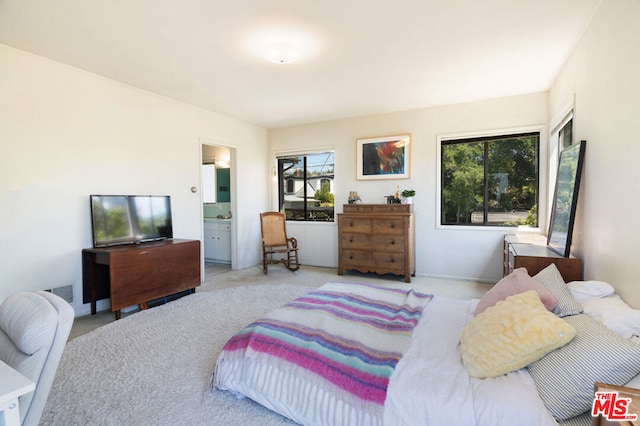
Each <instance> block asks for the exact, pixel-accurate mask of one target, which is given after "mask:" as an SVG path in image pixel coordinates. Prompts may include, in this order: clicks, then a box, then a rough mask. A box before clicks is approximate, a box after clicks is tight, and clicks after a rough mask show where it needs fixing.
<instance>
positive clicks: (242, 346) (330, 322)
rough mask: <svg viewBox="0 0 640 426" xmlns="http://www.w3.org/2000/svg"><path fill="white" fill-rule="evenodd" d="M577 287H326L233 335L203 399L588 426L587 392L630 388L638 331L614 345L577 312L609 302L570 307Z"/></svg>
mask: <svg viewBox="0 0 640 426" xmlns="http://www.w3.org/2000/svg"><path fill="white" fill-rule="evenodd" d="M552 266H553V265H552ZM524 274H525V275H526V271H525V273H524ZM583 287H584V286H583ZM575 288H576V289H577V292H576V293H572V292H571V290H570V287H569V286H567V285H565V283H564V281H562V278H561V276H560V274H559V272H558V271H557V269H555V268H554V267H551V268H547V269H546V270H544V271H542V272H540V273H539V274H538V275H536V276H535V277H533V278H531V277H529V276H528V275H526V276H523V275H522V271H519V274H518V273H516V274H512V275H511V276H508V277H506V278H505V279H503V280H502V281H501V282H499V283H498V284H497V285H496V286H494V288H493V289H492V290H491V291H490V292H489V293H487V295H485V297H483V298H482V299H481V300H459V299H452V298H447V297H441V296H434V295H431V294H424V293H420V292H418V291H415V290H413V289H411V288H409V287H407V286H402V285H398V286H397V287H396V286H394V287H382V286H377V285H372V284H365V283H353V282H332V283H327V284H325V285H324V286H322V287H320V288H318V289H316V290H315V291H313V292H310V293H308V294H307V295H305V296H303V297H301V298H299V299H296V300H293V301H291V302H290V303H288V304H286V305H285V306H283V307H281V308H279V309H277V310H275V311H273V312H272V313H270V314H268V315H266V316H265V317H263V318H262V319H260V320H258V321H256V322H255V323H252V324H250V325H249V326H247V327H246V328H244V329H243V330H241V331H239V332H238V333H237V334H236V335H235V336H234V337H232V338H231V339H230V340H229V341H228V342H227V344H226V345H225V347H224V348H223V350H222V352H221V353H220V355H219V356H218V360H217V363H216V367H215V370H214V372H213V373H212V377H211V381H210V386H209V389H208V392H216V391H229V392H232V393H233V394H234V395H236V396H237V397H238V398H245V397H246V398H250V399H252V400H254V401H256V402H258V403H259V404H261V405H263V406H265V407H267V408H269V409H271V410H273V411H275V412H278V413H280V414H281V415H283V416H285V417H288V418H290V419H292V420H294V421H296V422H298V423H300V424H304V425H412V424H416V425H430V424H433V425H439V424H459V425H473V424H477V425H511V424H520V425H526V424H529V425H555V424H557V423H561V424H567V425H572V424H590V422H591V416H590V412H589V410H590V404H591V402H592V400H593V383H594V382H595V381H600V382H606V383H612V384H618V385H624V384H627V383H628V382H629V381H632V382H633V380H639V379H637V378H635V376H636V375H637V374H638V373H639V372H640V346H638V345H637V344H636V343H635V342H634V341H633V338H632V337H633V335H637V334H640V321H638V324H635V323H633V325H628V324H627V325H626V326H627V330H626V331H627V334H631V335H628V336H621V335H620V333H619V332H617V331H612V330H611V327H608V326H606V325H605V324H604V323H603V322H602V321H601V320H597V319H594V318H595V317H596V316H597V315H587V314H585V313H583V305H585V304H588V302H589V301H592V300H595V299H603V300H604V298H605V297H610V296H612V295H611V294H606V295H605V294H604V293H603V292H602V291H600V293H601V294H598V295H595V296H594V295H593V294H589V295H586V296H585V297H586V298H587V299H588V300H587V301H585V300H582V303H579V302H577V301H576V300H575V299H574V297H573V294H576V295H579V294H580V290H581V289H580V288H579V287H578V286H576V287H575ZM585 288H586V287H585ZM592 293H593V292H592ZM523 306H524V307H525V308H523ZM529 309H531V312H534V313H529ZM629 309H630V308H629ZM594 310H597V309H594ZM630 310H631V309H630ZM631 311H633V310H631ZM525 312H526V313H525ZM635 312H637V311H635ZM592 313H593V312H592ZM527 315H528V316H527ZM598 315H601V316H602V315H604V316H607V315H606V314H603V313H602V312H599V313H598ZM491 316H493V318H492V317H491ZM630 316H631V315H627V317H630ZM534 317H535V318H536V319H535V320H532V318H534ZM496 318H498V319H496ZM505 318H508V321H507V320H506V319H505ZM538 318H539V320H538ZM505 321H506V322H508V323H509V324H510V325H508V326H504V327H502V329H499V330H497V331H496V329H495V325H496V324H497V323H505ZM509 321H511V322H509ZM618 322H620V321H618ZM622 322H624V321H622ZM627 322H630V321H627ZM487 324H489V326H488V327H489V328H487V329H486V330H483V328H482V327H487ZM513 324H521V325H522V327H524V328H522V327H520V326H515V327H514V326H513ZM531 324H538V325H539V326H536V327H538V328H536V327H534V326H532V325H531ZM549 324H552V325H551V326H550V325H549ZM625 324H626V323H625ZM532 327H533V328H532ZM499 328H500V327H499ZM514 329H518V330H520V332H519V334H520V335H519V336H516V335H514V334H513V330H514ZM534 329H535V330H534ZM522 330H525V331H524V332H522ZM630 330H631V331H630ZM483 333H488V334H484V335H483ZM505 333H507V334H505ZM509 333H511V334H509ZM523 333H524V334H523ZM515 334H518V333H515ZM532 336H533V337H532ZM540 336H542V337H540ZM505 341H508V344H507V348H506V349H505V348H504V347H498V346H496V345H501V344H502V345H504V342H505ZM532 341H533V342H534V343H531V342H532ZM538 341H539V342H538ZM514 342H515V343H514ZM536 342H537V343H536ZM518 345H522V346H524V348H521V349H517V348H516V347H517V346H518ZM532 345H535V346H536V348H535V349H531V348H530V346H532ZM541 347H542V349H541ZM514 348H516V349H514ZM603 348H606V350H602V349H603ZM518 351H520V352H523V354H524V355H523V354H522V353H518V354H517V356H514V355H513V353H514V352H518ZM496 354H499V355H500V356H496ZM505 354H506V355H505ZM505 357H507V358H509V359H508V360H507V361H506V362H505V360H504V358H505ZM494 358H497V359H494ZM514 358H516V359H515V361H514ZM487 360H489V361H487ZM474 363H475V365H474ZM487 363H488V364H491V365H489V366H487V365H485V364H487ZM496 365H497V370H496ZM594 365H595V367H594ZM478 366H479V367H478ZM476 367H478V368H476ZM474 368H475V369H474ZM485 375H487V377H484V376H485Z"/></svg>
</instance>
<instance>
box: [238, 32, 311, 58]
mask: <svg viewBox="0 0 640 426" xmlns="http://www.w3.org/2000/svg"><path fill="white" fill-rule="evenodd" d="M314 44H315V43H314V42H313V41H312V39H311V37H310V36H309V35H307V34H305V33H303V32H299V31H293V30H270V31H263V32H260V33H256V34H255V35H254V37H253V38H252V41H250V49H251V50H252V51H253V53H254V54H255V55H257V56H260V57H262V58H264V59H266V60H268V61H269V62H273V63H274V64H290V63H292V62H296V61H298V60H301V59H304V58H307V57H309V56H310V55H311V54H312V52H313V50H314Z"/></svg>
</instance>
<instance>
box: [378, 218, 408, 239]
mask: <svg viewBox="0 0 640 426" xmlns="http://www.w3.org/2000/svg"><path fill="white" fill-rule="evenodd" d="M371 230H372V232H373V233H374V234H386V235H404V234H405V233H406V230H405V221H404V219H402V218H397V219H396V218H389V219H387V218H385V219H377V220H376V221H375V223H374V224H372V226H371Z"/></svg>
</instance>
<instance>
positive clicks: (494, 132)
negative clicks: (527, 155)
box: [435, 124, 547, 233]
mask: <svg viewBox="0 0 640 426" xmlns="http://www.w3.org/2000/svg"><path fill="white" fill-rule="evenodd" d="M532 132H538V133H540V140H539V152H538V205H539V206H538V207H539V210H538V227H537V228H529V227H527V228H526V231H525V228H524V227H510V226H483V225H474V226H471V225H468V226H467V225H442V224H441V217H440V216H441V214H442V206H441V201H442V179H441V176H442V142H446V141H449V140H455V139H472V138H483V137H492V136H503V135H504V136H506V135H515V134H520V133H532ZM546 141H547V126H546V125H544V124H537V125H532V126H522V127H509V128H503V129H489V130H478V131H471V132H459V133H443V134H438V135H436V200H435V201H436V202H435V205H436V216H435V218H436V223H435V225H436V229H441V230H445V229H446V230H458V229H459V230H465V231H471V230H476V231H491V232H495V231H500V230H502V231H503V232H504V233H513V232H540V230H541V229H544V227H542V226H541V224H542V223H541V222H542V218H541V215H540V209H541V208H544V209H545V211H546V197H544V194H543V193H542V192H543V188H547V186H546V179H545V177H546V175H547V173H546V172H547V170H546V165H545V163H546V162H543V161H541V160H542V159H544V158H546V152H547V151H546V149H545V147H546ZM543 204H544V206H543Z"/></svg>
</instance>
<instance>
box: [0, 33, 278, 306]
mask: <svg viewBox="0 0 640 426" xmlns="http://www.w3.org/2000/svg"><path fill="white" fill-rule="evenodd" d="M203 138H204V139H206V140H213V141H218V142H220V144H221V145H226V146H230V147H234V148H236V150H235V151H236V169H237V170H241V171H242V172H238V173H236V175H235V176H234V178H235V180H236V184H237V192H238V193H240V194H251V196H247V197H239V199H238V200H237V203H236V207H237V211H235V212H234V218H235V220H236V221H237V222H238V226H237V238H238V241H239V243H240V244H239V245H240V247H245V249H240V250H237V253H236V255H237V257H236V260H237V262H236V265H237V267H239V268H244V267H248V266H251V265H255V264H257V263H258V262H259V259H260V257H259V255H260V250H259V241H260V225H259V220H258V213H259V212H260V211H263V210H265V208H266V206H267V205H268V196H267V195H266V193H267V191H268V190H269V187H268V185H267V183H266V182H265V183H264V188H262V190H260V188H257V189H258V190H256V183H257V182H264V176H266V175H267V174H268V172H267V164H266V161H265V158H266V155H267V149H266V145H267V133H266V130H265V129H263V128H260V127H256V126H253V125H249V124H246V123H243V122H240V121H237V120H233V119H229V118H227V117H224V116H221V115H219V114H216V113H213V112H209V111H205V110H202V109H199V108H195V107H192V106H189V105H186V104H184V103H181V102H177V101H174V100H171V99H168V98H164V97H161V96H158V95H155V94H151V93H149V92H145V91H142V90H139V89H136V88H132V87H130V86H126V85H122V84H119V83H116V82H114V81H111V80H108V79H105V78H102V77H99V76H96V75H94V74H90V73H87V72H84V71H82V70H79V69H76V68H72V67H69V66H66V65H62V64H60V63H56V62H53V61H50V60H47V59H44V58H42V57H39V56H35V55H32V54H29V53H26V52H23V51H20V50H16V49H13V48H10V47H8V46H4V45H0V146H1V148H2V152H1V153H0V230H1V232H0V302H1V301H2V300H4V298H6V296H8V295H9V294H11V293H13V292H17V291H21V290H35V289H46V288H53V287H58V286H63V285H68V284H73V286H74V289H75V294H74V295H75V299H76V306H74V307H75V309H76V313H77V314H83V313H87V312H88V310H89V306H88V305H81V304H80V302H81V300H82V267H81V251H82V249H83V248H85V247H91V245H92V239H91V221H90V212H89V194H92V193H103V194H118V193H124V194H168V195H170V196H171V198H172V211H173V219H174V235H175V237H176V238H188V239H201V228H202V220H201V218H202V204H201V203H200V192H199V191H198V192H197V193H195V194H194V193H192V192H191V190H190V188H191V187H192V186H195V187H198V188H199V187H200V151H201V140H202V139H203ZM246 247H248V248H246Z"/></svg>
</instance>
